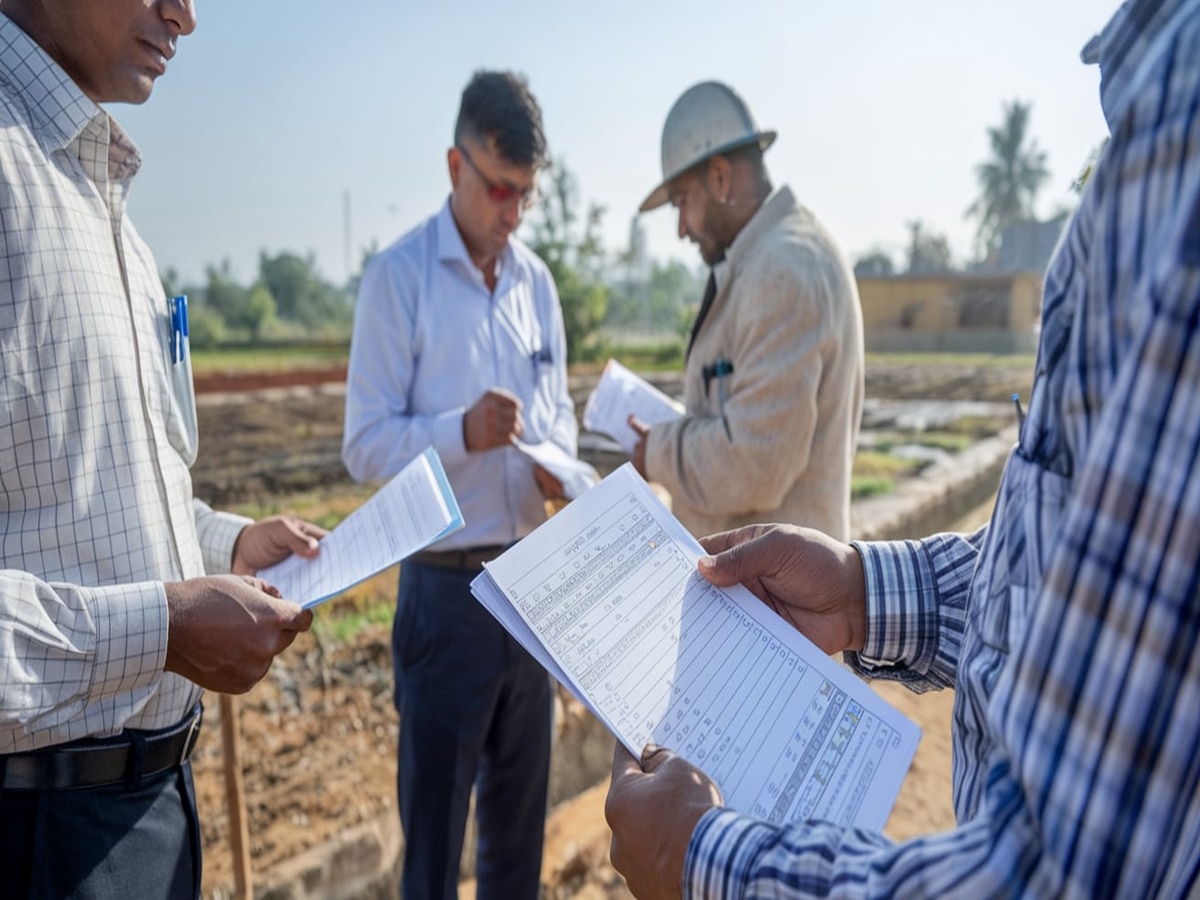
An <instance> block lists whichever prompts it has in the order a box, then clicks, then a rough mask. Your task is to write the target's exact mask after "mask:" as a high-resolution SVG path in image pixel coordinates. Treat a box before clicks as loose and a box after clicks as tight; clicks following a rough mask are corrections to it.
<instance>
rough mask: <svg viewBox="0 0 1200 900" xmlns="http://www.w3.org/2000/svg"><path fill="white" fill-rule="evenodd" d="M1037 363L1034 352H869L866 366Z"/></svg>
mask: <svg viewBox="0 0 1200 900" xmlns="http://www.w3.org/2000/svg"><path fill="white" fill-rule="evenodd" d="M1036 364H1037V356H1036V355H1035V354H1033V353H868V354H867V355H866V366H867V368H868V369H869V368H871V366H873V365H877V366H929V365H936V366H961V367H963V368H978V367H981V366H982V367H987V368H994V369H1014V368H1015V369H1027V370H1028V371H1030V372H1032V371H1033V369H1034V366H1035V365H1036Z"/></svg>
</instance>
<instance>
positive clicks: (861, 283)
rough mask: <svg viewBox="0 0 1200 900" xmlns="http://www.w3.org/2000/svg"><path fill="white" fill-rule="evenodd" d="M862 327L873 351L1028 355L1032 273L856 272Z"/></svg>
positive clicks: (1032, 337)
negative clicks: (882, 274)
mask: <svg viewBox="0 0 1200 900" xmlns="http://www.w3.org/2000/svg"><path fill="white" fill-rule="evenodd" d="M858 295H859V298H860V300H861V301H862V311H863V333H864V338H865V341H866V347H867V350H869V351H872V352H876V353H927V352H935V351H936V352H954V353H1029V352H1032V351H1033V349H1034V348H1035V347H1036V345H1037V326H1038V319H1039V316H1040V313H1041V299H1042V275H1041V273H1040V272H1038V273H1034V272H1023V273H1014V274H985V273H981V272H941V273H932V274H917V275H893V276H890V277H870V276H859V278H858Z"/></svg>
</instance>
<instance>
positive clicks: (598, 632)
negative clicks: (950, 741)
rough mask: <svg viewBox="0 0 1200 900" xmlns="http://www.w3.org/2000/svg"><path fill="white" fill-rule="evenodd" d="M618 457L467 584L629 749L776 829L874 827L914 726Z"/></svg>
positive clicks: (888, 801)
mask: <svg viewBox="0 0 1200 900" xmlns="http://www.w3.org/2000/svg"><path fill="white" fill-rule="evenodd" d="M702 553H703V550H702V548H701V547H700V545H699V544H698V543H697V542H696V541H695V540H694V539H693V538H692V537H691V536H690V535H689V534H688V533H687V532H686V530H684V528H683V527H682V526H681V525H680V524H679V522H678V521H677V520H676V519H675V518H674V517H673V516H672V515H671V514H670V512H668V511H667V509H666V508H665V507H664V506H663V505H662V504H661V503H660V502H659V500H658V499H657V498H656V497H655V496H654V495H653V493H652V492H651V491H650V490H649V489H648V488H647V487H646V484H645V482H644V481H642V479H641V478H640V477H639V476H638V475H637V473H636V472H635V471H634V470H633V468H632V466H630V465H629V464H626V465H624V466H622V467H621V468H620V469H618V470H617V471H616V472H614V473H613V474H612V475H610V476H608V477H607V478H605V479H604V480H603V481H602V482H600V484H599V485H597V486H596V487H595V488H593V489H592V490H590V491H589V492H588V493H586V494H584V495H583V497H581V498H580V499H579V500H577V501H575V502H574V503H572V504H570V505H569V506H567V507H566V508H565V509H563V510H562V511H560V512H559V513H558V514H557V515H556V516H555V517H554V518H553V519H552V520H551V521H550V522H548V523H547V524H545V525H543V526H542V527H540V528H538V529H537V530H536V531H534V532H533V533H532V534H531V535H529V536H528V537H526V538H525V539H524V540H522V541H521V542H520V543H519V544H517V545H516V546H515V547H513V548H512V549H510V550H508V551H507V552H506V553H504V554H503V555H501V556H500V557H499V558H498V559H496V560H494V561H492V562H490V563H488V564H487V565H486V568H485V571H484V573H483V574H481V575H480V576H479V577H478V578H476V579H475V581H474V582H473V583H472V585H471V590H472V591H473V592H474V593H475V596H476V597H478V598H479V599H480V601H481V602H482V603H483V604H484V605H485V607H487V609H488V610H489V611H491V612H492V614H493V615H495V616H496V617H497V619H498V620H499V621H500V622H501V624H503V625H504V626H505V627H506V628H507V629H508V630H509V631H510V632H511V633H512V634H513V635H514V637H516V638H517V639H518V640H519V641H520V642H521V643H522V644H523V645H525V647H526V648H527V649H528V650H529V651H530V652H531V653H532V654H533V656H534V657H535V658H536V659H537V660H538V661H539V662H541V663H542V665H544V666H545V667H546V668H547V669H548V670H549V671H550V673H551V674H552V675H554V677H555V678H557V679H558V680H559V681H560V682H562V683H563V684H564V685H565V686H566V687H567V688H568V689H570V690H571V691H572V693H574V694H575V696H576V697H578V698H579V699H580V700H582V701H583V702H584V704H585V705H587V706H588V708H589V709H591V710H592V711H593V712H594V713H595V714H596V715H597V717H598V718H599V719H600V720H601V721H602V722H604V723H605V725H606V726H607V727H608V728H609V729H610V730H611V731H612V732H613V734H614V735H615V736H616V737H617V738H618V739H619V740H620V741H621V743H622V744H624V745H625V746H626V747H627V748H628V749H629V750H630V751H631V752H632V753H634V754H635V755H637V754H640V753H641V750H642V747H643V746H644V745H645V744H647V743H650V742H653V743H656V744H659V745H662V746H665V747H670V748H671V749H673V750H675V751H676V752H678V753H680V754H682V755H683V756H685V757H686V758H687V759H689V760H690V761H691V762H692V763H693V764H695V765H697V766H698V767H699V768H701V769H703V770H704V771H705V772H707V773H708V775H709V776H710V777H711V778H712V779H713V780H714V781H715V782H716V783H717V785H718V786H719V787H720V788H721V792H722V794H723V795H724V797H725V801H726V803H727V804H728V805H729V806H730V807H732V808H734V809H738V810H741V811H743V812H746V813H750V814H752V815H756V816H759V817H761V818H763V819H766V820H768V821H771V822H788V821H797V820H801V819H805V818H820V819H823V820H826V821H830V822H837V823H841V824H843V825H851V824H853V825H857V826H860V827H864V828H874V829H877V828H881V827H882V826H883V823H884V822H885V820H886V819H887V816H888V813H889V812H890V810H891V808H892V805H893V803H894V802H895V799H896V795H897V794H898V793H899V790H900V783H901V781H902V780H903V777H904V774H905V772H906V771H907V770H908V766H909V764H910V763H911V761H912V757H913V754H914V753H915V751H916V745H917V741H918V740H919V738H920V731H919V729H918V728H917V727H916V726H915V725H914V724H913V723H911V722H910V721H908V720H907V719H906V718H904V716H903V715H902V714H901V713H900V712H899V711H898V710H896V709H894V708H893V707H891V706H890V705H888V704H887V702H886V701H884V700H883V699H882V698H881V697H880V696H879V695H878V694H876V693H875V692H874V691H872V690H871V689H870V687H869V686H867V685H866V684H864V683H863V682H862V681H860V680H859V679H858V678H857V677H855V676H854V675H853V674H852V673H851V672H849V671H848V670H847V669H845V668H843V667H842V666H841V665H839V664H838V663H837V662H835V661H834V660H832V659H831V658H829V657H828V656H826V655H825V654H824V653H822V652H821V651H820V650H819V649H818V648H817V647H815V646H814V645H813V644H812V643H810V642H809V641H808V640H807V639H806V638H804V637H803V636H802V635H801V634H800V633H799V632H797V631H796V630H795V629H794V628H793V627H792V626H791V625H790V624H788V623H786V622H784V620H782V619H781V618H779V617H778V616H777V615H776V614H775V613H774V612H772V611H771V610H770V609H769V608H767V607H766V606H765V605H763V604H762V603H761V602H760V601H759V600H758V599H757V598H756V597H754V596H753V595H752V594H751V593H750V592H749V591H747V590H746V589H744V588H742V587H740V586H738V587H735V588H731V589H721V588H716V587H713V586H712V585H710V584H709V583H708V582H707V581H705V580H704V579H703V578H702V577H701V576H700V574H699V573H698V572H697V571H696V560H697V559H698V558H699V556H700V555H701V554H702Z"/></svg>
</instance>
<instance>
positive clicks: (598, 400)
mask: <svg viewBox="0 0 1200 900" xmlns="http://www.w3.org/2000/svg"><path fill="white" fill-rule="evenodd" d="M630 413H633V415H635V416H636V417H637V418H638V419H640V420H641V421H642V422H643V423H644V424H646V425H657V424H659V423H660V422H670V421H671V420H672V419H678V418H679V417H680V416H682V415H683V407H682V406H681V405H680V404H678V403H676V402H675V401H674V400H672V399H671V398H670V397H668V396H667V395H666V394H664V393H663V392H662V391H660V390H659V389H658V388H656V387H655V386H654V385H652V384H650V383H649V382H648V381H646V380H645V379H643V378H640V377H638V376H637V375H635V374H634V373H633V372H631V371H629V370H628V369H627V368H625V367H624V366H623V365H621V364H620V363H619V362H617V361H616V360H615V359H610V360H609V361H608V363H607V364H606V365H605V366H604V372H603V373H601V375H600V380H599V381H598V382H597V383H596V388H595V390H593V391H592V393H591V396H589V397H588V399H587V404H586V405H585V406H584V408H583V427H584V428H586V429H588V431H598V432H600V433H601V434H607V435H608V436H609V437H611V438H612V439H613V440H614V441H616V442H617V443H618V444H620V445H621V449H622V450H624V451H625V454H626V455H627V456H628V455H632V454H633V448H634V447H635V446H637V441H638V436H637V432H636V431H634V430H633V429H632V428H630V427H629V414H630Z"/></svg>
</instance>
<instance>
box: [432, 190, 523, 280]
mask: <svg viewBox="0 0 1200 900" xmlns="http://www.w3.org/2000/svg"><path fill="white" fill-rule="evenodd" d="M437 242H438V260H439V261H441V262H444V263H453V262H458V263H461V264H462V265H464V266H466V267H467V269H468V270H469V271H472V272H477V271H478V269H477V268H476V266H475V261H474V260H473V259H471V254H470V253H468V252H467V245H466V244H465V243H464V242H463V238H462V233H461V232H460V231H459V230H458V225H457V224H456V223H455V221H454V213H452V212H451V211H450V198H449V197H447V198H446V202H445V204H444V205H443V206H442V209H441V211H440V212H439V213H438V215H437ZM498 262H499V271H498V272H497V273H496V274H497V275H498V276H499V275H501V274H502V273H504V272H513V273H514V274H516V269H515V263H516V254H515V253H513V246H512V239H511V238H510V239H509V241H508V246H507V247H505V248H504V252H503V253H502V254H500V259H499V261H498Z"/></svg>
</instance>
